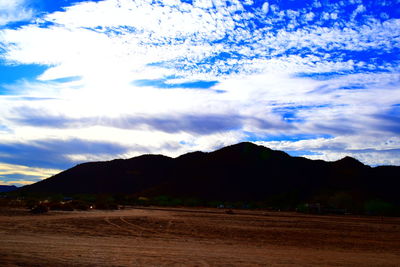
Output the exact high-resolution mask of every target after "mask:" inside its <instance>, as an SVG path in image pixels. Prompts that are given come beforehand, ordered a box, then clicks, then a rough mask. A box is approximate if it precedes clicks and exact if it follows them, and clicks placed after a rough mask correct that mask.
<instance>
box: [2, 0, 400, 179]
mask: <svg viewBox="0 0 400 267" xmlns="http://www.w3.org/2000/svg"><path fill="white" fill-rule="evenodd" d="M399 63H400V0H376V1H362V0H350V1H329V0H303V1H293V0H287V1H284V0H275V1H272V0H271V1H269V0H267V1H253V0H245V1H237V0H233V1H221V0H198V1H189V0H181V1H180V0H159V1H150V0H136V1H131V0H103V1H76V0H75V1H67V0H52V1H45V0H36V1H33V0H0V184H10V185H17V186H21V185H26V184H30V183H33V182H36V181H40V180H41V179H44V178H47V177H49V176H51V175H54V174H56V173H58V172H60V171H62V170H65V169H68V168H71V167H73V166H75V165H76V164H79V163H82V162H87V161H100V160H101V161H102V160H111V159H114V158H130V157H134V156H138V155H141V154H148V153H154V154H164V155H168V156H171V157H175V156H178V155H181V154H184V153H186V152H190V151H197V150H200V151H213V150H215V149H218V148H221V147H223V146H226V145H231V144H235V143H238V142H243V141H249V142H254V143H256V144H259V145H264V146H267V147H269V148H272V149H278V150H283V151H286V152H287V153H289V154H290V155H292V156H304V157H307V158H310V159H323V160H328V161H334V160H338V159H340V158H342V157H344V156H352V157H354V158H356V159H358V160H360V161H361V162H363V163H365V164H368V165H371V166H378V165H400V64H399Z"/></svg>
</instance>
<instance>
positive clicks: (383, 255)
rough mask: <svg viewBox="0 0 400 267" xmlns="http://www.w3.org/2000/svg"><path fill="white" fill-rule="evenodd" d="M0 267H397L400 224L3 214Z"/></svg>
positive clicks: (211, 215) (139, 212)
mask: <svg viewBox="0 0 400 267" xmlns="http://www.w3.org/2000/svg"><path fill="white" fill-rule="evenodd" d="M0 266H400V218H379V217H356V216H314V215H304V214H296V213H284V212H264V211H235V214H226V213H225V212H224V210H220V209H191V210H188V209H151V208H146V209H125V210H119V211H87V212H55V211H52V212H49V213H48V214H45V215H31V214H29V213H28V212H27V211H24V210H4V209H3V210H0Z"/></svg>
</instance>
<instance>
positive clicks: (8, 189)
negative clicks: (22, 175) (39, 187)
mask: <svg viewBox="0 0 400 267" xmlns="http://www.w3.org/2000/svg"><path fill="white" fill-rule="evenodd" d="M17 188H18V187H16V186H15V185H0V193H5V192H11V191H14V190H16V189H17Z"/></svg>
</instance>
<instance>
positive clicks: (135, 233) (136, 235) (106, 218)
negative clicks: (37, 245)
mask: <svg viewBox="0 0 400 267" xmlns="http://www.w3.org/2000/svg"><path fill="white" fill-rule="evenodd" d="M104 221H105V222H106V223H108V224H109V225H112V226H113V227H115V228H118V229H121V230H122V231H125V232H128V233H130V234H131V235H132V236H134V237H135V238H139V237H142V233H139V234H138V233H137V232H135V231H132V230H130V229H127V228H126V227H122V226H121V225H118V224H116V223H113V222H111V220H110V217H105V218H104Z"/></svg>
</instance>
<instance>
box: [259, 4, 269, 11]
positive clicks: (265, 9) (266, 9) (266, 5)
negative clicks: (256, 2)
mask: <svg viewBox="0 0 400 267" xmlns="http://www.w3.org/2000/svg"><path fill="white" fill-rule="evenodd" d="M261 9H262V11H263V12H264V13H265V14H267V13H268V11H269V3H268V2H265V3H264V4H263V5H262V7H261Z"/></svg>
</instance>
